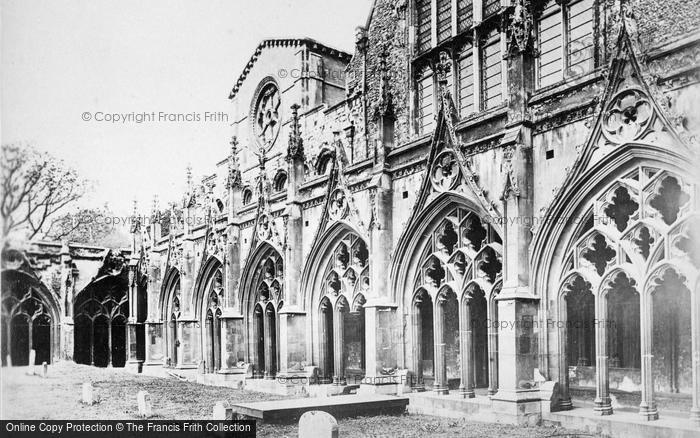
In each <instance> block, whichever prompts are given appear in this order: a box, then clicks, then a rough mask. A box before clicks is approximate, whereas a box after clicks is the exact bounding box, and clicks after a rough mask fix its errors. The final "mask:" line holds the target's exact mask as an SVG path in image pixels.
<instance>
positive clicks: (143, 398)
mask: <svg viewBox="0 0 700 438" xmlns="http://www.w3.org/2000/svg"><path fill="white" fill-rule="evenodd" d="M136 399H137V402H138V408H139V415H140V416H141V417H143V418H149V417H150V416H151V415H153V411H152V409H151V395H150V394H149V393H148V392H147V391H139V392H138V394H136Z"/></svg>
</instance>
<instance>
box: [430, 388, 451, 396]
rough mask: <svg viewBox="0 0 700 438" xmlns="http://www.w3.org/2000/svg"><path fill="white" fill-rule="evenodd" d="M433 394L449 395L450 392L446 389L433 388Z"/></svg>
mask: <svg viewBox="0 0 700 438" xmlns="http://www.w3.org/2000/svg"><path fill="white" fill-rule="evenodd" d="M433 392H434V393H435V394H437V395H447V394H449V393H450V390H449V389H448V388H446V387H443V386H439V387H435V388H433Z"/></svg>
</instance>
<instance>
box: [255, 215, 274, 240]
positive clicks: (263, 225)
mask: <svg viewBox="0 0 700 438" xmlns="http://www.w3.org/2000/svg"><path fill="white" fill-rule="evenodd" d="M257 232H258V239H260V240H268V239H269V238H270V237H272V224H270V219H269V218H268V217H267V215H262V216H260V219H259V220H258V229H257Z"/></svg>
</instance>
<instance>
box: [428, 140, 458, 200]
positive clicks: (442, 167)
mask: <svg viewBox="0 0 700 438" xmlns="http://www.w3.org/2000/svg"><path fill="white" fill-rule="evenodd" d="M458 176H459V163H458V162H457V157H456V156H455V154H454V153H453V152H452V151H449V150H447V151H443V152H442V153H441V154H440V155H439V156H438V157H437V158H436V159H435V162H434V164H433V170H432V172H431V174H430V177H431V178H430V180H431V182H432V183H433V187H434V188H435V190H437V191H440V192H442V191H446V190H451V189H452V188H454V186H455V183H456V182H457V181H458Z"/></svg>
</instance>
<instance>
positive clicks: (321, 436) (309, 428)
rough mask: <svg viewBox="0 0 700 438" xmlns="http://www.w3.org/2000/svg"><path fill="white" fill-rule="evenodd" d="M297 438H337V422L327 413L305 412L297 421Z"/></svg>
mask: <svg viewBox="0 0 700 438" xmlns="http://www.w3.org/2000/svg"><path fill="white" fill-rule="evenodd" d="M299 438H338V422H337V421H336V420H335V418H334V417H333V416H332V415H331V414H329V413H328V412H323V411H309V412H305V413H304V415H302V416H301V418H300V419H299Z"/></svg>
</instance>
